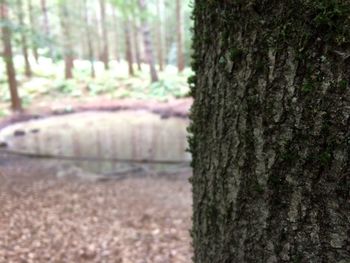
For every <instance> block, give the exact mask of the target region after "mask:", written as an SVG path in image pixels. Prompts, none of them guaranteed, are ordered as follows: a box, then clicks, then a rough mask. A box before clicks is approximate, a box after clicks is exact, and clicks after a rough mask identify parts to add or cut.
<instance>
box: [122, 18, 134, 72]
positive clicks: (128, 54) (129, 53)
mask: <svg viewBox="0 0 350 263" xmlns="http://www.w3.org/2000/svg"><path fill="white" fill-rule="evenodd" d="M124 31H125V52H126V54H125V55H126V60H127V61H128V68H129V75H130V76H134V75H135V72H134V66H133V59H132V58H133V55H132V47H131V33H130V20H129V19H126V20H125V24H124Z"/></svg>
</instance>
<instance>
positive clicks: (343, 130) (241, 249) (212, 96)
mask: <svg viewBox="0 0 350 263" xmlns="http://www.w3.org/2000/svg"><path fill="white" fill-rule="evenodd" d="M321 2H322V3H321ZM349 7H350V6H349V1H346V0H339V1H324V2H323V1H307V0H299V1H255V2H254V1H249V4H247V3H245V2H244V1H243V2H242V1H207V0H197V1H196V4H195V9H194V19H195V27H194V28H195V32H194V55H193V57H194V62H193V69H194V71H195V72H196V76H195V77H193V78H191V79H190V83H191V91H192V95H193V96H194V105H193V108H192V114H191V118H192V125H191V128H190V130H191V132H192V136H191V137H190V139H189V142H190V148H191V152H192V156H193V163H192V165H193V169H194V175H193V178H192V179H191V181H192V186H193V209H194V212H193V213H194V214H193V229H192V236H193V246H194V262H198V263H206V262H208V263H219V262H220V263H223V262H240V263H245V262H249V263H259V262H261V263H266V262H268V263H274V262H276V263H277V262H278V263H280V262H282V263H283V262H300V263H309V262H311V263H340V262H341V263H345V262H350V221H349V220H350V202H349V200H350V154H349V153H350V143H349V138H350V129H349V127H350V85H349V83H350V64H349V55H348V54H350V50H349V46H350V45H349V44H350V43H349V41H350V29H349V27H348V25H349V23H350V21H349V15H350V8H349Z"/></svg>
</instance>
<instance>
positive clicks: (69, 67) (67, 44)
mask: <svg viewBox="0 0 350 263" xmlns="http://www.w3.org/2000/svg"><path fill="white" fill-rule="evenodd" d="M59 10H60V21H61V27H62V33H63V56H64V64H65V78H66V79H71V78H73V67H74V50H73V43H72V33H71V28H70V22H71V21H70V15H69V11H68V7H67V2H66V0H60V6H59Z"/></svg>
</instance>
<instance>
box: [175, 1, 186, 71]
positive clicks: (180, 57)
mask: <svg viewBox="0 0 350 263" xmlns="http://www.w3.org/2000/svg"><path fill="white" fill-rule="evenodd" d="M176 23H177V24H176V33H177V41H176V43H177V68H178V70H179V72H182V71H183V70H184V69H185V56H184V39H183V38H184V37H183V15H182V6H181V0H176Z"/></svg>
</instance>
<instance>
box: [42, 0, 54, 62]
mask: <svg viewBox="0 0 350 263" xmlns="http://www.w3.org/2000/svg"><path fill="white" fill-rule="evenodd" d="M41 10H42V12H43V16H44V31H45V35H46V38H47V41H48V47H49V53H50V57H51V59H52V60H54V54H53V48H52V43H51V42H52V40H51V30H50V22H49V15H48V12H47V5H46V0H41Z"/></svg>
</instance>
